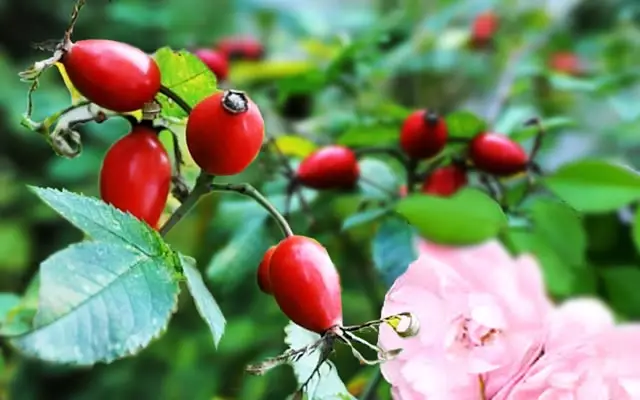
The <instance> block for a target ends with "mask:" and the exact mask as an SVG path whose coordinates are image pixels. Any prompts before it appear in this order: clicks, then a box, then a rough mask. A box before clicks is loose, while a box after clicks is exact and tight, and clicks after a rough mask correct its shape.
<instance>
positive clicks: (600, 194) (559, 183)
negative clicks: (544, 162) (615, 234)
mask: <svg viewBox="0 0 640 400" xmlns="http://www.w3.org/2000/svg"><path fill="white" fill-rule="evenodd" d="M542 182H543V184H544V185H545V186H546V187H547V188H548V189H549V190H551V191H552V192H553V193H554V194H555V195H556V196H558V197H559V198H561V199H562V200H564V201H565V202H567V203H568V204H569V205H570V206H571V207H573V208H575V209H576V210H578V211H580V212H583V213H603V212H610V211H614V210H617V209H619V208H620V207H623V206H625V205H627V204H629V203H631V202H633V201H635V200H638V199H640V175H639V174H638V173H637V172H636V171H634V170H632V169H631V168H628V167H625V166H622V165H617V164H613V163H609V162H606V161H600V160H581V161H576V162H573V163H570V164H566V165H563V166H562V167H560V168H559V169H558V170H557V171H555V173H553V174H551V175H549V176H547V177H546V178H544V179H543V180H542Z"/></svg>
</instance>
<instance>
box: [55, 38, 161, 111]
mask: <svg viewBox="0 0 640 400" xmlns="http://www.w3.org/2000/svg"><path fill="white" fill-rule="evenodd" d="M62 64H63V65H64V67H65V69H66V71H67V74H68V75H69V80H70V81H71V82H72V83H73V85H74V86H75V87H76V89H78V91H79V92H80V93H82V95H83V96H84V97H86V98H87V99H88V100H89V101H91V102H93V103H95V104H97V105H99V106H100V107H103V108H106V109H109V110H112V111H117V112H131V111H135V110H139V109H141V108H142V106H143V105H144V103H146V102H149V101H151V100H153V99H154V97H155V96H156V94H157V93H158V91H159V90H160V69H159V68H158V65H157V64H156V62H155V60H154V59H153V58H151V56H149V55H148V54H146V53H145V52H143V51H142V50H140V49H138V48H136V47H133V46H131V45H129V44H126V43H121V42H116V41H113V40H104V39H91V40H81V41H78V42H76V43H73V44H71V46H70V47H69V49H68V51H67V52H66V53H65V54H64V55H63V56H62Z"/></svg>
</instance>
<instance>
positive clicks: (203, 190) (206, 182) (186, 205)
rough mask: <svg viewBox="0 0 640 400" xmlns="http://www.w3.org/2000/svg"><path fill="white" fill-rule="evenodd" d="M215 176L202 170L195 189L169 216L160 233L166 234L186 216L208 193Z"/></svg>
mask: <svg viewBox="0 0 640 400" xmlns="http://www.w3.org/2000/svg"><path fill="white" fill-rule="evenodd" d="M213 179H214V177H213V175H209V174H207V173H206V172H204V171H201V172H200V175H198V178H197V179H196V184H195V185H194V187H193V190H192V191H191V193H189V195H188V196H187V197H186V198H185V199H184V201H183V202H182V204H181V205H180V207H178V209H177V210H176V211H174V213H173V214H171V217H169V220H167V222H165V223H164V225H162V228H160V235H162V236H165V235H166V234H167V233H168V232H169V231H170V230H171V229H172V228H173V227H174V226H175V225H176V224H177V223H178V222H180V220H182V218H184V217H185V216H186V215H187V214H188V213H189V211H191V209H192V208H193V207H195V205H196V204H197V203H198V201H199V200H200V199H201V198H202V197H203V196H205V195H207V194H208V193H209V192H210V191H211V189H210V188H209V187H210V185H212V183H211V182H212V181H213Z"/></svg>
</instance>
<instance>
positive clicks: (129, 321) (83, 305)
mask: <svg viewBox="0 0 640 400" xmlns="http://www.w3.org/2000/svg"><path fill="white" fill-rule="evenodd" d="M173 260H174V259H173V258H171V259H170V260H167V259H165V258H163V257H160V256H155V257H152V256H150V255H148V254H145V253H143V252H141V251H140V250H138V249H135V248H133V247H131V246H127V245H123V244H118V243H109V242H82V243H77V244H74V245H71V246H69V247H67V248H66V249H63V250H61V251H59V252H57V253H55V254H53V255H52V256H51V257H49V258H48V259H47V260H45V261H44V262H43V263H42V264H41V268H40V292H39V304H38V312H37V313H36V315H35V318H34V321H33V328H32V330H31V331H29V332H27V333H25V334H23V335H20V336H17V337H14V338H12V339H11V341H10V343H11V344H12V345H13V346H14V347H15V348H16V349H18V350H19V351H20V352H22V353H24V354H26V355H29V356H32V357H36V358H39V359H41V360H44V361H49V362H55V363H63V364H74V365H93V364H95V363H98V362H103V363H109V362H112V361H114V360H116V359H119V358H122V357H126V356H129V355H132V354H135V353H137V352H139V351H140V350H142V349H143V348H144V347H146V346H147V345H148V344H149V343H150V342H151V340H153V339H154V338H156V337H158V336H159V335H160V334H161V333H162V332H163V331H164V330H165V329H166V327H167V325H168V323H169V319H170V318H171V315H172V314H173V312H174V311H175V310H176V308H177V300H178V293H179V290H180V289H179V285H178V282H177V280H176V279H175V274H174V267H175V266H173V265H169V263H170V262H172V261H173Z"/></svg>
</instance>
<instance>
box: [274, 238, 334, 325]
mask: <svg viewBox="0 0 640 400" xmlns="http://www.w3.org/2000/svg"><path fill="white" fill-rule="evenodd" d="M269 278H270V281H271V289H272V291H273V296H274V298H275V299H276V302H277V303H278V305H279V306H280V309H281V310H282V312H283V313H284V314H285V315H286V316H287V317H289V319H291V320H292V321H293V322H294V323H296V324H298V325H300V326H301V327H303V328H305V329H307V330H310V331H312V332H316V333H319V334H322V333H324V332H326V331H327V330H328V329H330V328H332V327H334V326H336V325H342V296H341V287H340V276H339V275H338V271H337V270H336V268H335V266H334V265H333V262H332V261H331V257H329V254H328V253H327V250H326V249H325V248H324V247H323V246H322V245H321V244H320V243H318V242H317V241H315V240H314V239H311V238H308V237H305V236H290V237H288V238H286V239H284V240H283V241H281V242H280V243H279V244H278V246H277V247H276V249H275V251H274V252H273V255H272V256H271V264H270V268H269Z"/></svg>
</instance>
